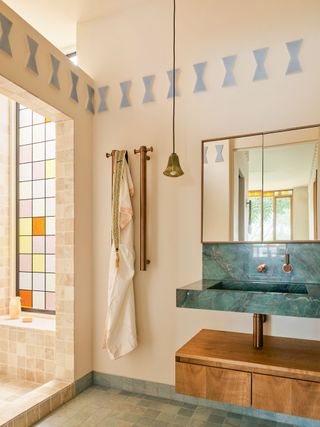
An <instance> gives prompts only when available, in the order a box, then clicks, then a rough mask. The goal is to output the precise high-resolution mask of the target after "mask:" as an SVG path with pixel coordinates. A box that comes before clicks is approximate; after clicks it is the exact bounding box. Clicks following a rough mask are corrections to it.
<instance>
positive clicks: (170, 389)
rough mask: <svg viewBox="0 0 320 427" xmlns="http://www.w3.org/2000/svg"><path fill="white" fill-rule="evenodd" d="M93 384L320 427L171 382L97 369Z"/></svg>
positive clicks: (280, 421)
mask: <svg viewBox="0 0 320 427" xmlns="http://www.w3.org/2000/svg"><path fill="white" fill-rule="evenodd" d="M81 380H82V379H81ZM78 381H80V380H78ZM93 384H94V385H98V386H101V387H105V388H118V389H121V390H126V391H130V392H132V393H139V394H145V395H149V396H154V397H159V398H164V399H171V400H176V401H178V402H183V403H190V404H193V405H199V406H206V407H209V408H212V409H220V410H223V411H226V412H232V413H236V414H241V415H247V416H249V417H256V418H260V419H262V420H270V421H274V422H278V423H284V424H289V425H290V426H292V425H295V426H301V427H320V422H319V421H316V420H311V419H308V418H301V417H293V416H290V415H285V414H280V413H276V412H269V411H262V410H259V409H253V408H244V407H241V406H235V405H229V404H225V403H220V402H216V401H213V400H206V399H200V398H197V397H190V396H185V395H182V394H178V393H176V392H175V387H174V386H172V385H169V384H161V383H155V382H151V381H144V380H138V379H134V378H127V377H121V376H118V375H111V374H105V373H102V372H96V371H94V372H93Z"/></svg>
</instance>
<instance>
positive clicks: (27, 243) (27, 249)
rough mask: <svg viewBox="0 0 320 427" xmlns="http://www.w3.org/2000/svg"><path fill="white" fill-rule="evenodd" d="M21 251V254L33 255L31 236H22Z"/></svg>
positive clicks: (20, 239) (20, 240)
mask: <svg viewBox="0 0 320 427" xmlns="http://www.w3.org/2000/svg"><path fill="white" fill-rule="evenodd" d="M19 251H20V253H21V254H31V253H32V237H31V236H20V238H19Z"/></svg>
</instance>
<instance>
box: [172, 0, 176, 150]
mask: <svg viewBox="0 0 320 427" xmlns="http://www.w3.org/2000/svg"><path fill="white" fill-rule="evenodd" d="M172 80H173V90H172V95H173V101H172V145H173V153H175V152H176V135H175V127H176V126H175V124H176V0H173V71H172Z"/></svg>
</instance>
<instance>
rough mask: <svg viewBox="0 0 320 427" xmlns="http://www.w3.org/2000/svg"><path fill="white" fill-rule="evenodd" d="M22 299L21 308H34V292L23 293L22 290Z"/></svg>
mask: <svg viewBox="0 0 320 427" xmlns="http://www.w3.org/2000/svg"><path fill="white" fill-rule="evenodd" d="M19 292H20V297H21V306H22V307H28V308H30V307H32V291H22V290H20V291H19Z"/></svg>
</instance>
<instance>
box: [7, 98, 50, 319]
mask: <svg viewBox="0 0 320 427" xmlns="http://www.w3.org/2000/svg"><path fill="white" fill-rule="evenodd" d="M30 110H31V111H33V110H32V109H30ZM14 111H15V136H14V138H13V141H14V142H15V156H16V157H15V161H14V165H15V173H14V177H15V187H16V191H15V194H14V195H13V196H12V197H15V211H16V218H15V235H16V236H15V237H16V239H15V242H16V248H15V253H16V268H15V271H16V277H15V290H16V296H18V297H19V296H20V286H19V274H20V250H19V248H20V221H19V220H20V216H19V200H20V198H19V183H20V181H19V165H20V163H19V147H20V141H19V130H20V104H19V103H18V102H16V103H15V109H14ZM31 126H34V125H33V124H32V125H31ZM45 142H46V141H45ZM32 218H33V216H32ZM32 255H33V253H32ZM45 255H46V254H45ZM55 255H56V254H55ZM31 273H32V274H33V271H32V272H31ZM54 274H55V276H56V272H55V273H54ZM44 292H46V291H44ZM54 294H55V295H56V290H55V291H54ZM21 310H22V311H23V312H29V313H39V314H50V315H55V314H56V310H47V309H38V308H32V307H22V308H21Z"/></svg>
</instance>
